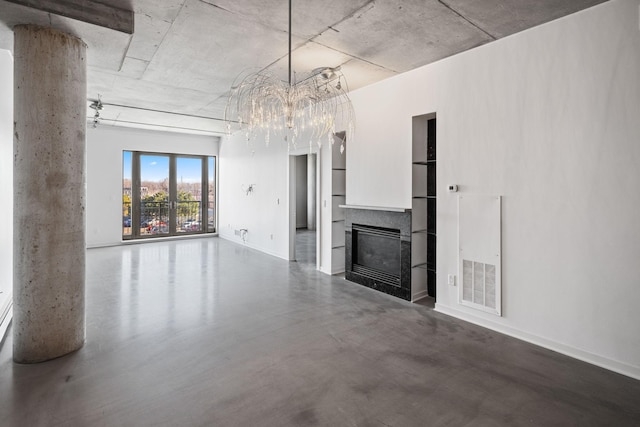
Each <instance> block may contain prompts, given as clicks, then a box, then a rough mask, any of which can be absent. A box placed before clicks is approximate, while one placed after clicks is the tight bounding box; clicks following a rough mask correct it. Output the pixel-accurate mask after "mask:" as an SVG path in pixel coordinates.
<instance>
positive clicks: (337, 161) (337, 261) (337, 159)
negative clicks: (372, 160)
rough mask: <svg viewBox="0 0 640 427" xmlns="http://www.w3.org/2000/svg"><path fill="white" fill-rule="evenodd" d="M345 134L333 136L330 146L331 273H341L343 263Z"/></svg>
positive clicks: (345, 173) (345, 193) (345, 192)
mask: <svg viewBox="0 0 640 427" xmlns="http://www.w3.org/2000/svg"><path fill="white" fill-rule="evenodd" d="M342 140H345V143H344V146H345V147H346V145H347V144H346V134H345V132H338V133H336V135H335V136H334V143H333V145H332V146H331V273H332V274H337V273H343V272H344V263H345V241H344V238H345V228H344V227H345V212H344V208H341V207H340V205H345V204H346V195H347V184H346V181H347V152H346V148H345V151H344V152H342V153H341V152H340V146H341V145H342V142H341V141H342Z"/></svg>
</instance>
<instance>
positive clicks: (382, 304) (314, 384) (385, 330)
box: [0, 238, 640, 427]
mask: <svg viewBox="0 0 640 427" xmlns="http://www.w3.org/2000/svg"><path fill="white" fill-rule="evenodd" d="M87 271H88V273H87V341H86V344H85V346H84V347H83V348H82V349H81V350H80V351H78V352H76V353H74V354H71V355H68V356H65V357H62V358H59V359H56V360H53V361H50V362H46V363H42V364H37V365H16V364H14V363H13V362H12V361H11V346H12V340H11V338H10V337H8V338H7V339H6V340H5V342H4V344H3V346H2V348H1V349H0V425H2V426H3V427H9V426H214V425H215V426H285V425H303V426H307V425H327V426H521V425H526V426H532V425H534V426H590V425H592V426H638V425H640V381H636V380H633V379H630V378H627V377H624V376H622V375H618V374H615V373H612V372H609V371H606V370H604V369H600V368H598V367H595V366H592V365H589V364H586V363H582V362H579V361H576V360H574V359H571V358H569V357H565V356H562V355H560V354H557V353H554V352H551V351H548V350H545V349H542V348H539V347H536V346H533V345H530V344H527V343H524V342H522V341H519V340H516V339H512V338H509V337H507V336H504V335H501V334H498V333H494V332H491V331H489V330H486V329H483V328H480V327H477V326H474V325H471V324H468V323H465V322H462V321H459V320H456V319H454V318H451V317H447V316H445V315H441V314H438V313H436V312H434V311H432V310H431V309H430V308H428V307H425V306H422V305H416V304H411V303H408V302H405V301H402V300H399V299H395V298H392V297H390V296H387V295H384V294H381V293H378V292H376V291H373V290H371V289H368V288H365V287H363V286H360V285H357V284H353V283H349V282H345V281H344V280H342V279H340V278H337V277H329V276H326V275H324V274H321V273H318V272H316V271H314V270H313V267H312V266H310V265H307V264H302V263H296V262H287V261H284V260H280V259H277V258H274V257H271V256H268V255H265V254H262V253H259V252H256V251H253V250H250V249H247V248H246V247H243V246H239V245H236V244H234V243H231V242H228V241H225V240H221V239H218V238H205V239H191V240H179V241H174V242H157V243H145V244H137V245H128V246H123V247H114V248H102V249H92V250H89V251H88V253H87Z"/></svg>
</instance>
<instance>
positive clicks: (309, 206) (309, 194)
mask: <svg viewBox="0 0 640 427" xmlns="http://www.w3.org/2000/svg"><path fill="white" fill-rule="evenodd" d="M289 159H290V162H289V165H290V178H289V179H290V182H289V185H290V200H291V207H290V217H289V221H290V223H289V224H290V233H291V237H292V238H291V239H290V242H289V243H290V251H289V253H290V258H291V259H292V260H295V261H297V262H298V263H301V264H306V265H311V266H313V267H315V268H317V265H318V256H317V254H318V249H317V247H318V236H317V233H318V226H317V225H318V224H317V206H318V201H317V198H318V191H317V171H318V166H317V163H318V156H317V155H316V154H315V153H312V154H302V155H291V156H290V158H289Z"/></svg>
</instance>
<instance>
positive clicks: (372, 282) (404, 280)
mask: <svg viewBox="0 0 640 427" xmlns="http://www.w3.org/2000/svg"><path fill="white" fill-rule="evenodd" d="M345 243H346V245H345V246H346V247H345V257H346V259H345V264H346V265H345V267H346V268H345V279H347V280H349V281H351V282H355V283H359V284H361V285H364V286H367V287H369V288H372V289H376V290H379V291H381V292H384V293H387V294H390V295H393V296H396V297H398V298H402V299H405V300H407V301H410V300H411V211H410V210H406V211H404V212H397V211H387V210H378V209H360V208H350V209H347V210H346V222H345Z"/></svg>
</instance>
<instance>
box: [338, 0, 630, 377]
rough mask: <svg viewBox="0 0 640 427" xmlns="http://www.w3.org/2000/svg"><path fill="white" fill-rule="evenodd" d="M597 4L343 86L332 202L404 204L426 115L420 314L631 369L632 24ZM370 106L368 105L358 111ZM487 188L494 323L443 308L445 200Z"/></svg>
mask: <svg viewBox="0 0 640 427" xmlns="http://www.w3.org/2000/svg"><path fill="white" fill-rule="evenodd" d="M638 3H639V2H638V1H637V0H618V1H611V2H607V3H604V4H601V5H599V6H596V7H594V8H591V9H588V10H586V11H583V12H581V13H578V14H574V15H571V16H568V17H566V18H563V19H560V20H557V21H554V22H551V23H548V24H546V25H543V26H539V27H536V28H533V29H531V30H528V31H525V32H522V33H519V34H516V35H514V36H511V37H507V38H505V39H502V40H499V41H496V42H493V43H491V44H489V45H486V46H483V47H480V48H477V49H474V50H471V51H469V52H466V53H463V54H460V55H457V56H454V57H451V58H448V59H446V60H442V61H440V62H437V63H435V64H432V65H429V66H426V67H423V68H420V69H418V70H414V71H412V72H409V73H405V74H403V75H400V76H397V77H394V78H392V79H388V80H385V81H383V82H380V83H378V84H375V85H373V86H369V87H366V88H363V89H361V90H358V91H356V92H354V93H352V94H351V98H352V100H353V103H354V107H355V110H356V114H357V130H356V139H355V140H354V141H351V143H350V146H349V156H348V157H347V189H348V190H347V203H350V204H361V205H379V206H389V207H395V206H398V207H406V208H408V207H410V190H411V168H410V164H411V117H412V116H415V115H420V114H425V113H432V112H435V113H436V114H437V120H438V122H437V138H438V147H437V156H438V176H437V183H438V212H437V233H438V250H437V260H438V263H437V271H438V279H437V304H436V309H437V310H439V311H442V312H445V313H449V314H451V315H454V316H458V317H461V318H464V319H467V320H471V321H474V322H476V323H479V324H482V325H485V326H488V327H490V328H493V329H496V330H499V331H503V332H505V333H509V334H511V335H514V336H518V337H521V338H523V339H526V340H529V341H532V342H536V343H538V344H541V345H544V346H547V347H550V348H553V349H556V350H558V351H560V352H564V353H567V354H570V355H573V356H575V357H578V358H581V359H583V360H587V361H590V362H592V363H596V364H599V365H601V366H605V367H608V368H610V369H613V370H616V371H618V372H622V373H625V374H627V375H631V376H633V377H636V378H640V333H639V329H638V325H640V310H638V304H639V302H640V272H639V271H638V260H639V259H640V220H639V218H640V215H639V213H638V212H639V211H640V190H638V185H639V183H640V167H638V166H639V165H640V77H639V76H640V25H639V22H638V19H639V4H638ZM371 106H375V107H373V108H372V107H371ZM449 184H458V185H459V186H460V189H461V194H496V195H502V196H503V208H502V232H503V236H502V254H503V258H502V265H503V270H502V281H503V282H502V283H503V299H502V301H503V317H501V318H500V317H496V316H492V315H489V314H484V313H482V312H479V311H475V310H473V309H470V308H466V307H463V306H461V305H460V304H459V303H458V296H457V291H458V288H457V287H452V286H448V285H447V283H446V282H447V274H458V272H457V268H458V256H457V197H456V195H454V194H452V193H448V192H447V190H446V186H447V185H449Z"/></svg>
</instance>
